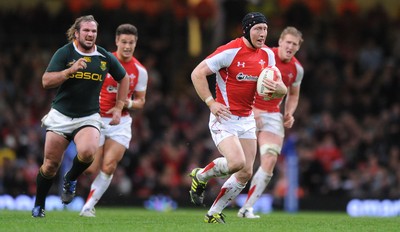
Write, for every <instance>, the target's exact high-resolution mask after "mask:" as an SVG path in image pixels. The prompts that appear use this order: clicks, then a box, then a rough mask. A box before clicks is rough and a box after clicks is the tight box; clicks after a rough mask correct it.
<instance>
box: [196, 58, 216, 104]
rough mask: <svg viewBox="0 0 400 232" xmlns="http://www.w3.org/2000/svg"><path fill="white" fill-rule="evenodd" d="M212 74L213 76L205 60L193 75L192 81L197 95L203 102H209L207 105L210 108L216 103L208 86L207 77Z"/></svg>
mask: <svg viewBox="0 0 400 232" xmlns="http://www.w3.org/2000/svg"><path fill="white" fill-rule="evenodd" d="M211 74H213V72H212V71H211V69H210V68H209V67H208V65H207V63H206V62H205V61H204V60H203V61H202V62H201V63H200V64H199V65H197V66H196V68H195V69H194V70H193V72H192V74H191V79H192V82H193V86H194V88H195V90H196V92H197V95H199V97H200V99H201V100H203V101H207V102H206V104H207V105H208V106H209V105H211V104H212V103H213V102H214V99H212V94H211V91H210V86H209V85H208V81H207V76H209V75H211ZM210 97H211V98H210Z"/></svg>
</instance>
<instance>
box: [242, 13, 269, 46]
mask: <svg viewBox="0 0 400 232" xmlns="http://www.w3.org/2000/svg"><path fill="white" fill-rule="evenodd" d="M259 23H267V19H266V18H265V16H264V15H263V14H261V13H260V12H250V13H248V14H246V15H245V16H244V18H243V20H242V29H243V35H244V37H245V38H246V39H247V40H248V41H249V42H250V44H251V46H253V44H252V43H251V40H250V29H251V28H252V27H253V26H254V25H256V24H259ZM253 47H254V46H253Z"/></svg>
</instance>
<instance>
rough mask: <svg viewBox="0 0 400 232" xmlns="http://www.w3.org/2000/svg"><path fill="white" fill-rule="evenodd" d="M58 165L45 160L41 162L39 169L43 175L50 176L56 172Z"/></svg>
mask: <svg viewBox="0 0 400 232" xmlns="http://www.w3.org/2000/svg"><path fill="white" fill-rule="evenodd" d="M59 167H60V163H57V162H51V161H47V162H45V163H43V165H42V167H41V168H40V170H41V172H42V174H43V175H44V176H48V177H52V176H55V175H56V174H57V171H58V169H59Z"/></svg>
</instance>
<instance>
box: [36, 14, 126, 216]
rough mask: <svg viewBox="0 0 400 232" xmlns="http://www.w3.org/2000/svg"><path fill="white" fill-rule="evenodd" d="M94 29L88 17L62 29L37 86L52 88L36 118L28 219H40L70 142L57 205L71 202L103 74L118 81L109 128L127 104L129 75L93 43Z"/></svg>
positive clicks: (92, 147)
mask: <svg viewBox="0 0 400 232" xmlns="http://www.w3.org/2000/svg"><path fill="white" fill-rule="evenodd" d="M97 28H98V23H97V21H96V20H95V19H94V17H93V16H92V15H86V16H82V17H80V18H77V19H76V20H75V23H74V24H73V25H72V26H71V27H70V28H69V29H68V31H67V36H68V40H69V43H68V44H66V45H64V46H63V47H61V48H59V49H58V50H57V51H56V52H55V54H54V55H53V57H52V58H51V60H50V63H49V65H48V67H47V69H46V71H45V73H44V74H43V78H42V84H43V87H44V88H45V89H49V88H56V87H57V88H58V90H57V93H56V96H55V98H54V100H53V102H52V105H51V109H50V111H49V113H48V114H47V115H46V116H44V117H43V119H42V123H43V125H44V126H45V127H46V140H45V145H44V159H43V164H42V166H41V167H40V169H39V172H38V175H37V178H36V184H37V189H36V199H35V205H34V208H33V209H32V217H44V216H45V212H44V210H45V201H46V196H47V194H48V192H49V190H50V187H51V186H52V184H53V180H54V178H55V176H56V174H57V171H58V169H59V167H60V164H61V162H62V160H63V156H64V152H65V150H66V148H67V146H68V145H69V143H70V142H71V141H74V143H75V144H76V149H77V155H76V156H75V157H74V160H73V164H72V167H71V169H70V170H69V171H68V172H67V173H66V174H65V176H64V183H63V191H62V194H61V201H62V203H63V204H69V203H70V202H71V201H72V200H73V198H74V196H75V191H76V183H77V178H78V177H79V175H80V174H82V173H83V171H85V170H86V169H87V168H88V167H89V166H90V164H91V163H92V162H93V159H94V154H95V152H96V150H97V148H98V147H99V138H100V128H101V127H102V126H103V122H102V120H101V117H100V114H99V110H100V107H99V95H100V90H101V87H102V85H103V82H104V80H105V78H106V75H107V73H110V74H111V75H112V76H113V78H114V79H115V80H116V81H117V82H118V83H119V85H118V90H117V96H118V98H117V101H116V105H115V106H114V107H113V108H111V109H110V110H109V111H108V113H110V114H112V120H111V121H110V125H116V124H119V122H120V118H121V111H122V109H123V107H124V106H125V105H127V104H128V99H127V95H128V87H129V77H128V76H127V74H126V71H125V69H124V68H123V67H122V66H121V64H120V63H119V62H118V60H117V59H116V58H115V56H113V55H112V54H111V53H109V52H108V51H106V50H105V49H104V48H102V47H100V46H97V45H96V38H97Z"/></svg>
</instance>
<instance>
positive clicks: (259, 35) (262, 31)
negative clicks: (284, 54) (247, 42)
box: [250, 23, 268, 48]
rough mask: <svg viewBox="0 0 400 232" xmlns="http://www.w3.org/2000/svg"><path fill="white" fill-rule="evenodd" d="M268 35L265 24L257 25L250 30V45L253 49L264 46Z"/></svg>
mask: <svg viewBox="0 0 400 232" xmlns="http://www.w3.org/2000/svg"><path fill="white" fill-rule="evenodd" d="M267 34H268V25H267V24H266V23H259V24H256V25H254V26H253V27H252V28H251V29H250V39H251V43H252V44H253V45H254V47H255V48H261V47H262V46H263V45H264V44H265V40H266V39H267Z"/></svg>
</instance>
